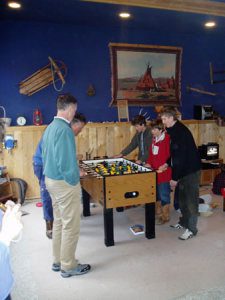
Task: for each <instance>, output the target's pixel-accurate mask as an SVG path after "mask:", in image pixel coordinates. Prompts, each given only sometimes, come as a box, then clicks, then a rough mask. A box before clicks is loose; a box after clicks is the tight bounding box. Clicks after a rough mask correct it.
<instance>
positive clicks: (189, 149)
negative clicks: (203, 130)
mask: <svg viewBox="0 0 225 300" xmlns="http://www.w3.org/2000/svg"><path fill="white" fill-rule="evenodd" d="M166 130H167V132H168V134H169V135H170V139H171V142H170V154H171V166H172V179H173V180H175V181H178V180H179V179H181V178H183V177H185V176H187V175H189V174H192V173H195V172H197V171H199V170H200V169H201V160H200V156H199V153H198V149H197V147H196V145H195V141H194V138H193V136H192V133H191V132H190V130H189V129H188V128H187V127H186V126H185V125H183V124H182V123H181V122H179V121H176V123H175V124H174V125H173V126H172V127H170V128H167V129H166Z"/></svg>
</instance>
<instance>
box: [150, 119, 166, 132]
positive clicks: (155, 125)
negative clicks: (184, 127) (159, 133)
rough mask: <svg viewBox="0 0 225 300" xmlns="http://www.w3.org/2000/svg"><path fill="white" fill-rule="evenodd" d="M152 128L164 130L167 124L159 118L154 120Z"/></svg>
mask: <svg viewBox="0 0 225 300" xmlns="http://www.w3.org/2000/svg"><path fill="white" fill-rule="evenodd" d="M151 128H152V129H153V128H157V129H159V130H164V128H165V126H164V124H163V122H162V121H161V120H160V119H158V120H154V121H152V123H151Z"/></svg>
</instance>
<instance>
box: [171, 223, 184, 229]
mask: <svg viewBox="0 0 225 300" xmlns="http://www.w3.org/2000/svg"><path fill="white" fill-rule="evenodd" d="M170 227H171V228H174V229H182V228H184V227H183V226H182V225H180V223H177V224H173V225H170Z"/></svg>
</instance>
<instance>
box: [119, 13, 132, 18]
mask: <svg viewBox="0 0 225 300" xmlns="http://www.w3.org/2000/svg"><path fill="white" fill-rule="evenodd" d="M119 16H120V18H123V19H128V18H130V14H129V13H127V12H122V13H120V14H119Z"/></svg>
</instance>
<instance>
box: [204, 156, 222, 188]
mask: <svg viewBox="0 0 225 300" xmlns="http://www.w3.org/2000/svg"><path fill="white" fill-rule="evenodd" d="M206 163H207V164H210V163H219V164H221V163H223V159H217V160H213V161H204V162H202V165H203V164H206ZM220 172H221V170H220V167H219V165H218V168H213V169H212V168H209V169H202V170H201V177H200V185H208V184H211V183H213V181H214V178H215V177H216V175H217V174H219V173H220Z"/></svg>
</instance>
